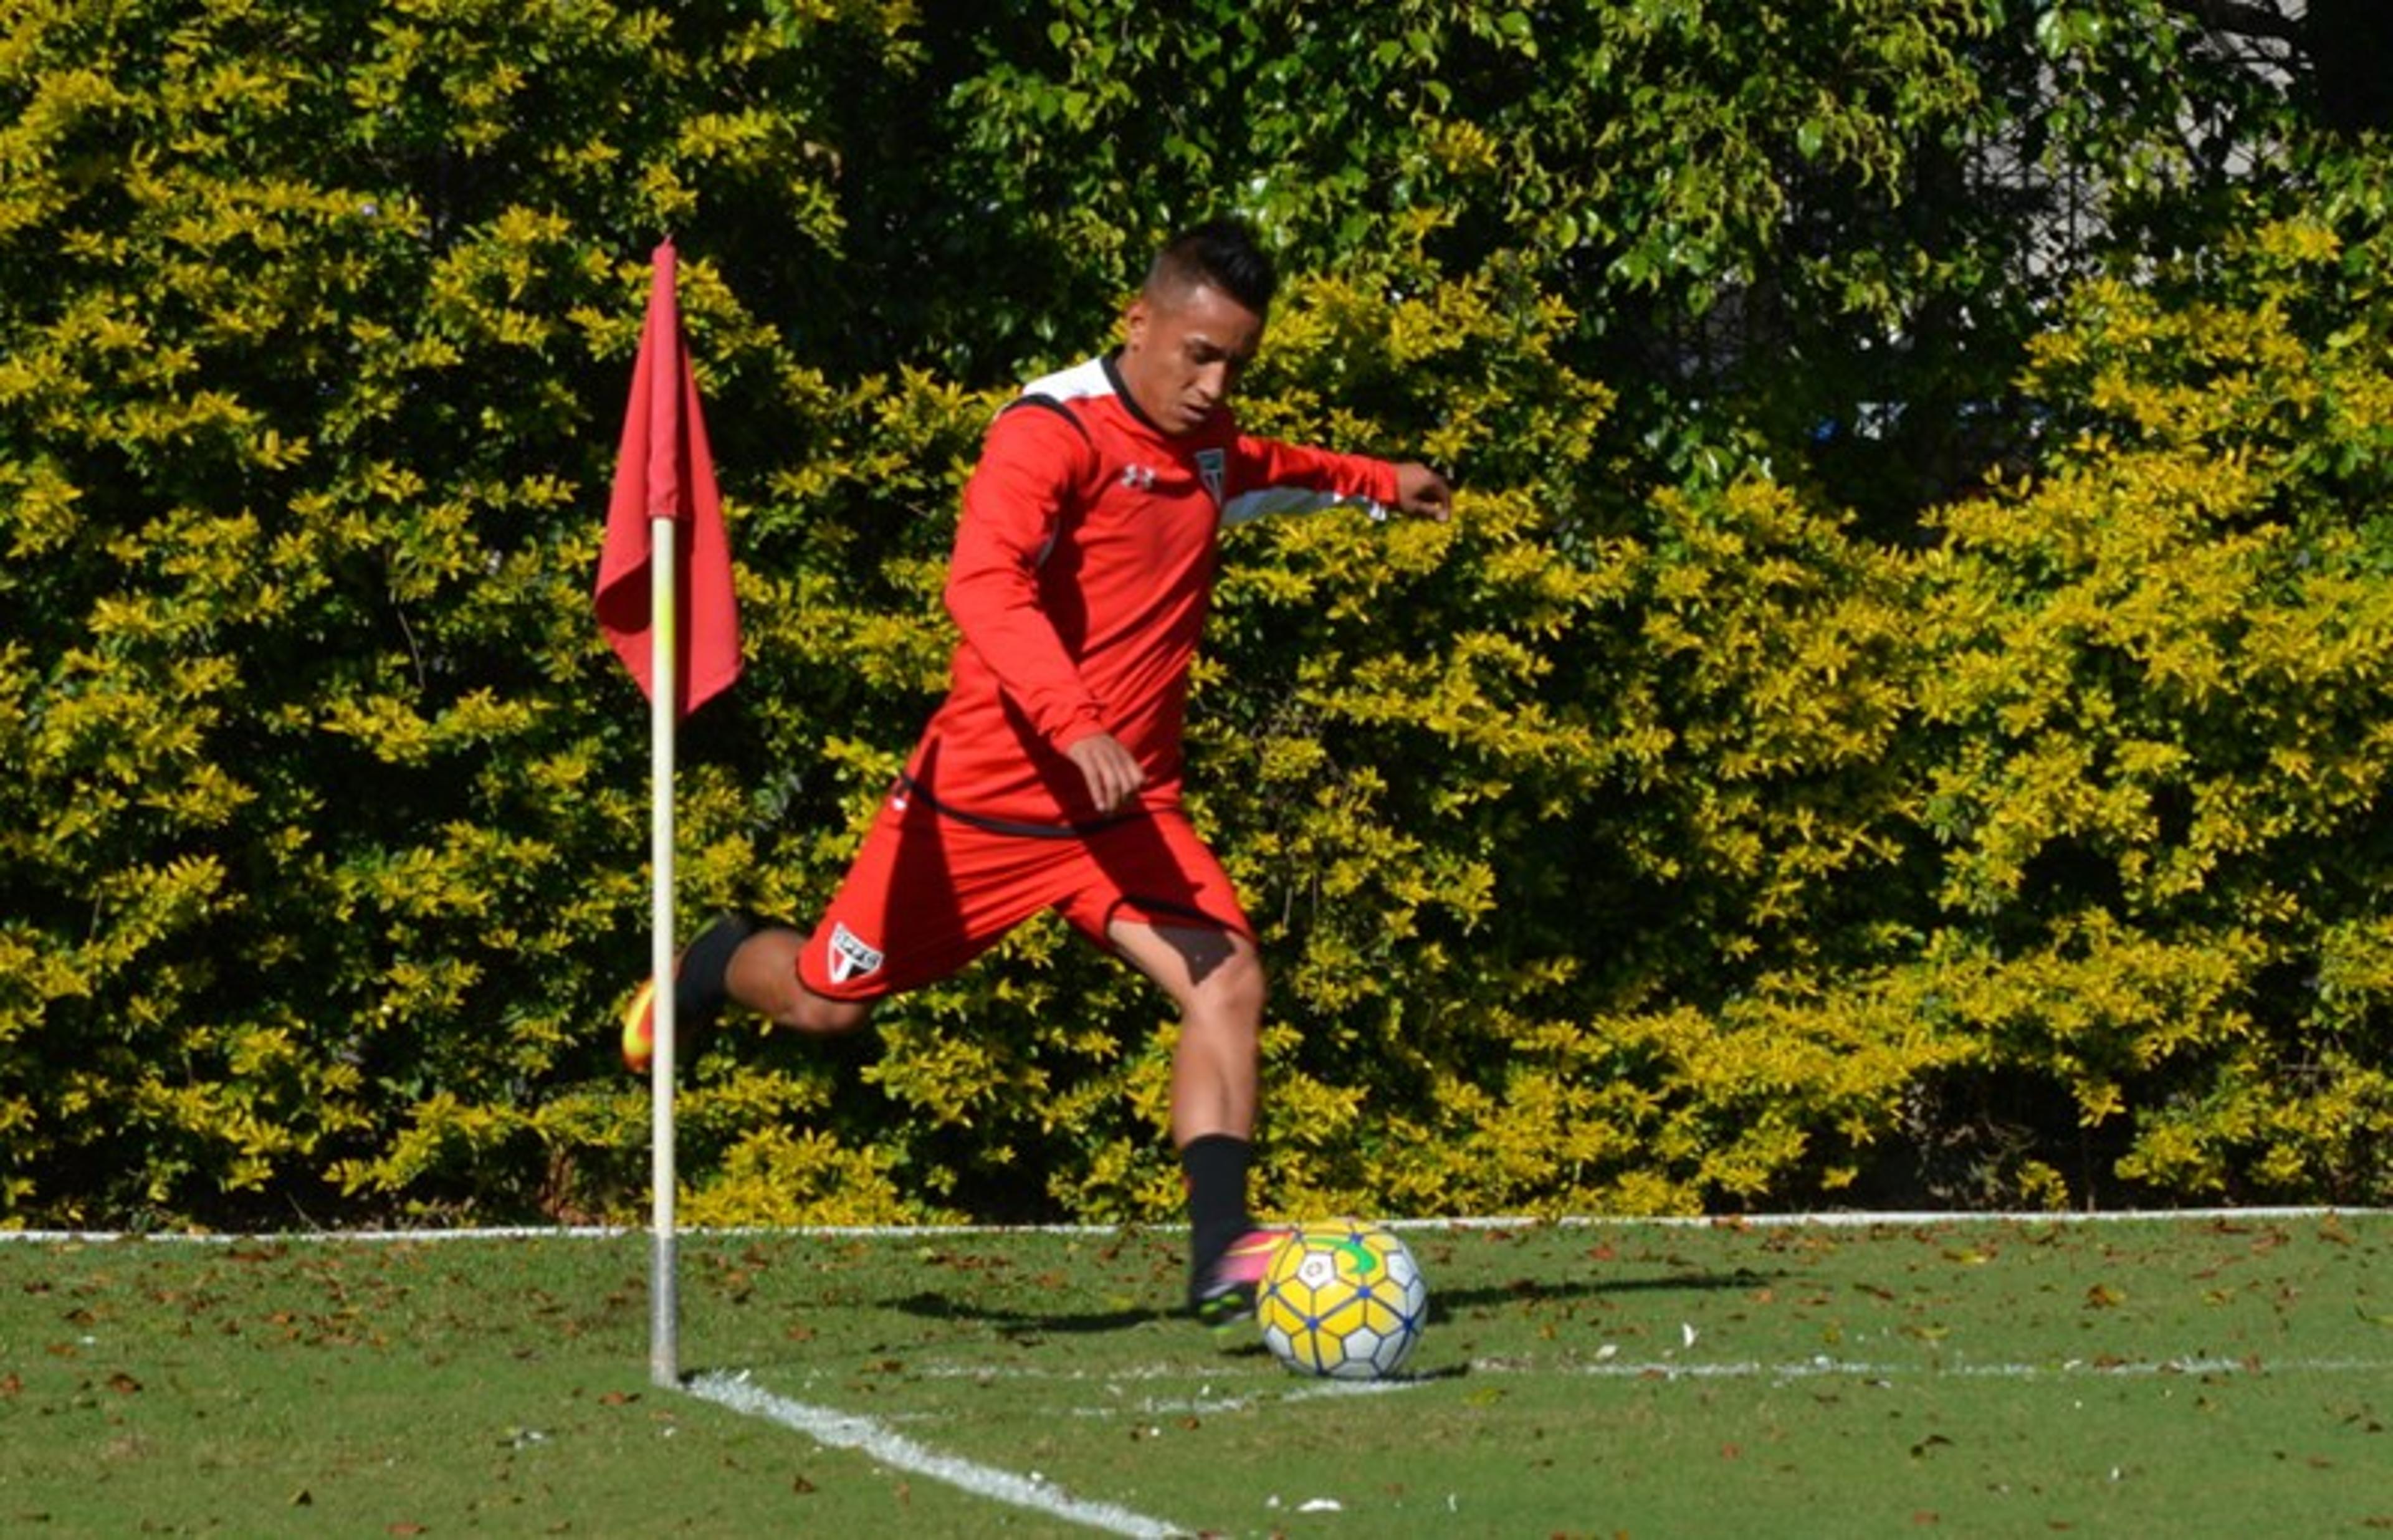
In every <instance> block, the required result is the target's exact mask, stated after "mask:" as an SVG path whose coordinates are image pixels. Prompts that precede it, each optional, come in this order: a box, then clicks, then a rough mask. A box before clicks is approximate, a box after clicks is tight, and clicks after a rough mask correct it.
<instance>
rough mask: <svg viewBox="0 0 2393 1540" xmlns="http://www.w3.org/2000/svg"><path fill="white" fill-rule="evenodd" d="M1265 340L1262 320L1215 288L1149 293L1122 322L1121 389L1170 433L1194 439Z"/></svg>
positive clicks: (1201, 285) (1202, 286)
mask: <svg viewBox="0 0 2393 1540" xmlns="http://www.w3.org/2000/svg"><path fill="white" fill-rule="evenodd" d="M1262 340H1263V318H1262V317H1261V316H1259V315H1257V314H1255V313H1254V312H1253V311H1252V310H1249V309H1248V308H1247V307H1245V306H1243V305H1241V304H1239V303H1238V302H1237V301H1236V300H1235V299H1232V298H1231V297H1230V296H1229V295H1227V294H1223V292H1222V291H1221V290H1219V289H1216V288H1214V287H1213V286H1212V285H1211V284H1210V283H1199V284H1197V285H1196V286H1194V287H1193V288H1188V289H1183V290H1180V291H1178V292H1177V293H1167V294H1141V295H1139V297H1138V298H1136V299H1134V300H1132V301H1131V306H1130V308H1129V309H1128V310H1127V311H1125V312H1123V315H1122V354H1121V375H1122V383H1123V384H1124V385H1128V386H1129V387H1130V394H1131V400H1133V401H1135V402H1136V403H1138V410H1139V411H1143V412H1144V413H1146V415H1147V416H1148V418H1149V419H1151V420H1152V421H1153V422H1154V423H1155V424H1156V425H1157V426H1158V427H1160V428H1161V429H1163V431H1164V432H1166V433H1170V434H1183V433H1194V432H1196V431H1197V428H1199V427H1201V426H1203V425H1204V422H1205V419H1206V418H1208V417H1209V416H1210V415H1212V413H1213V411H1215V410H1216V409H1217V408H1219V407H1220V406H1221V405H1222V403H1223V402H1224V401H1226V400H1228V399H1229V398H1230V393H1231V391H1233V390H1234V389H1236V387H1237V383H1238V373H1239V371H1241V370H1243V369H1245V368H1246V366H1247V364H1248V362H1249V360H1250V359H1253V358H1254V356H1255V349H1256V348H1257V347H1259V346H1262Z"/></svg>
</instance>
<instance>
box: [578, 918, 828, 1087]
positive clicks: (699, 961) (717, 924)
mask: <svg viewBox="0 0 2393 1540" xmlns="http://www.w3.org/2000/svg"><path fill="white" fill-rule="evenodd" d="M805 944H806V938H805V935H804V933H803V932H800V931H798V930H795V929H793V928H791V926H788V925H784V924H779V923H777V922H774V921H771V920H760V919H758V918H757V917H756V916H754V915H752V914H745V913H728V914H721V915H717V916H715V918H714V919H713V920H711V921H710V922H709V923H708V924H707V925H706V927H705V928H704V929H703V930H701V931H700V932H699V933H698V934H697V935H696V936H695V937H693V938H691V941H690V944H689V945H688V946H685V947H683V948H682V951H681V955H680V956H679V957H678V958H677V959H674V963H673V1022H674V1024H675V1026H676V1027H677V1029H678V1030H679V1032H680V1034H681V1041H682V1044H683V1050H684V1051H683V1052H682V1053H681V1054H680V1055H679V1063H681V1064H688V1063H690V1062H691V1061H692V1060H694V1059H696V1058H697V1056H698V1052H697V1051H698V1048H699V1045H700V1043H701V1042H702V1041H703V1040H704V1038H705V1034H706V1033H707V1032H708V1031H709V1030H711V1029H712V1028H713V1025H714V1023H715V1020H716V1019H717V1018H718V1017H720V1016H721V1015H722V1014H723V1010H724V1007H726V1006H727V1005H740V1006H745V1007H746V1008H748V1009H749V1010H751V1011H755V1012H757V1013H758V1014H759V1015H762V1016H764V1017H765V1019H766V1020H768V1021H770V1022H772V1023H773V1024H776V1025H778V1026H785V1027H793V1028H795V1029H797V1030H799V1031H801V1032H811V1033H817V1034H826V1035H829V1034H836V1033H842V1032H853V1031H855V1030H856V1029H857V1027H860V1026H862V1025H863V1024H865V1023H866V1022H867V1021H869V1020H870V1019H871V1015H872V1007H871V1005H870V1003H869V1002H865V1001H855V1000H834V999H828V998H824V997H823V996H820V995H817V994H816V993H815V992H814V991H812V990H810V989H808V988H807V987H806V986H805V985H804V983H803V982H802V981H801V980H800V979H799V977H798V958H799V954H800V953H802V952H803V951H804V948H805ZM655 1054H656V987H655V984H654V981H653V980H651V981H647V982H644V983H643V984H642V985H640V987H639V989H638V990H637V991H636V992H635V993H634V995H633V996H632V998H631V1000H630V1002H629V1003H628V1004H626V1005H625V1006H624V1008H623V1064H624V1066H625V1067H626V1068H628V1069H630V1070H631V1071H632V1073H634V1075H646V1074H647V1073H648V1066H649V1064H650V1063H651V1062H652V1061H653V1060H654V1057H655Z"/></svg>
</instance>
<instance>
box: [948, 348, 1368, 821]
mask: <svg viewBox="0 0 2393 1540" xmlns="http://www.w3.org/2000/svg"><path fill="white" fill-rule="evenodd" d="M1396 495H1397V494H1396V472H1395V467H1394V466H1393V464H1390V463H1388V462H1386V461H1382V460H1375V459H1369V458H1366V457H1365V456H1361V455H1348V454H1335V453H1332V452H1330V451H1328V450H1316V449H1310V448H1306V447H1303V446H1301V445H1294V444H1283V443H1278V442H1275V441H1273V440H1270V439H1265V438H1254V437H1248V436H1246V435H1245V434H1242V433H1240V432H1239V431H1238V427H1237V423H1236V419H1235V418H1234V417H1233V416H1232V414H1231V413H1230V411H1228V410H1227V409H1226V408H1225V409H1222V410H1218V411H1215V412H1214V413H1213V415H1212V416H1211V417H1210V419H1208V420H1207V422H1206V423H1205V424H1204V425H1203V426H1201V427H1199V428H1197V430H1196V431H1194V432H1191V433H1187V434H1183V435H1176V436H1175V435H1170V434H1166V433H1165V432H1163V431H1162V430H1161V429H1160V428H1158V427H1157V426H1156V425H1155V424H1153V423H1151V422H1149V421H1148V420H1147V419H1146V417H1145V416H1144V414H1143V413H1142V412H1141V411H1139V410H1138V407H1137V406H1136V404H1135V403H1134V402H1133V401H1132V400H1131V396H1130V393H1129V391H1128V390H1127V389H1126V388H1125V387H1124V385H1123V384H1122V381H1121V377H1120V375H1119V374H1118V372H1117V371H1116V369H1115V366H1114V360H1113V359H1112V358H1111V357H1110V356H1108V357H1105V358H1101V359H1090V360H1089V361H1088V362H1086V363H1083V364H1080V365H1078V366H1076V367H1074V368H1072V369H1068V370H1066V371H1064V372H1060V373H1056V374H1051V375H1048V376H1047V377H1045V378H1043V379H1040V380H1037V381H1034V382H1032V383H1031V384H1030V385H1027V386H1026V387H1025V388H1024V391H1023V393H1022V395H1021V397H1020V398H1017V399H1016V400H1014V401H1013V402H1012V403H1010V404H1009V405H1008V406H1007V407H1006V409H1005V410H1004V411H1001V412H1000V413H999V415H998V418H997V420H996V422H995V423H993V424H991V425H990V427H989V431H988V437H987V444H986V445H985V446H984V449H983V451H982V454H981V460H980V463H979V465H978V466H977V467H976V468H975V469H974V473H973V476H972V479H971V481H970V482H969V483H968V484H967V485H966V487H965V488H964V498H963V514H962V517H961V521H960V522H959V524H958V526H957V529H956V544H955V555H954V558H953V560H952V562H951V563H950V565H949V568H948V586H947V605H948V613H949V614H951V615H952V616H954V617H955V620H956V624H957V626H958V627H959V628H960V629H961V632H962V633H963V640H962V642H961V645H960V646H958V647H957V648H956V654H955V662H954V673H953V681H952V683H951V685H950V686H949V689H948V697H947V699H946V700H945V701H944V702H943V703H942V704H941V705H940V707H939V709H938V711H936V712H935V714H934V715H933V716H932V718H931V722H930V725H929V726H928V727H926V728H925V729H924V730H923V734H922V741H921V742H920V743H919V744H918V745H917V746H916V748H915V750H914V754H913V757H912V759H911V760H910V761H909V763H908V765H907V777H908V779H909V781H910V782H911V783H912V787H913V790H915V791H916V792H918V793H926V794H927V795H928V796H929V798H930V799H931V800H932V801H933V802H934V803H936V804H937V805H938V806H940V807H942V808H945V809H947V810H948V811H950V812H954V813H957V814H960V815H962V816H967V817H973V818H976V819H982V820H990V821H995V822H999V823H1002V824H1007V825H1020V826H1024V827H1026V828H1033V829H1058V830H1059V831H1060V830H1061V829H1065V828H1068V827H1071V826H1075V825H1087V824H1090V823H1092V822H1095V821H1096V820H1097V819H1098V817H1099V815H1098V813H1097V810H1096V807H1095V805H1094V804H1093V803H1092V802H1091V801H1090V798H1089V793H1088V788H1087V784H1086V782H1085V781H1084V780H1083V779H1082V777H1081V775H1080V772H1079V767H1078V766H1076V765H1075V764H1074V763H1072V761H1071V760H1070V759H1069V758H1068V757H1066V753H1065V750H1067V749H1068V748H1070V747H1071V746H1072V745H1073V744H1074V743H1075V742H1077V741H1079V739H1081V738H1084V737H1089V736H1091V735H1092V734H1095V733H1098V732H1108V733H1111V734H1112V735H1113V736H1114V737H1117V738H1118V739H1119V740H1120V741H1121V743H1122V744H1123V746H1124V747H1126V748H1128V749H1129V750H1130V751H1131V753H1132V754H1134V755H1136V756H1137V758H1138V761H1139V763H1140V764H1141V765H1142V766H1143V767H1144V770H1145V772H1146V784H1145V786H1144V788H1143V789H1142V790H1141V792H1140V805H1141V807H1142V808H1144V809H1145V810H1148V811H1157V810H1162V809H1166V808H1170V807H1173V806H1176V805H1177V804H1178V803H1179V800H1180V790H1181V732H1182V725H1183V721H1184V718H1185V714H1186V708H1187V699H1188V666H1189V661H1190V659H1191V658H1192V657H1193V656H1194V655H1195V652H1196V649H1197V639H1198V636H1199V635H1200V633H1202V631H1203V629H1204V624H1205V613H1206V609H1207V607H1208V605H1209V603H1210V598H1211V594H1212V587H1213V573H1214V565H1215V542H1216V537H1217V536H1218V534H1219V532H1220V530H1221V529H1222V528H1223V526H1225V525H1229V524H1236V523H1239V522H1242V521H1244V520H1245V519H1248V518H1252V517H1256V516H1260V515H1262V514H1268V513H1277V512H1282V511H1296V510H1301V509H1308V508H1319V507H1324V506H1327V505H1328V504H1330V503H1333V502H1345V501H1364V502H1371V503H1374V504H1378V505H1380V506H1382V507H1384V506H1386V505H1389V504H1393V502H1395V501H1396Z"/></svg>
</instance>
